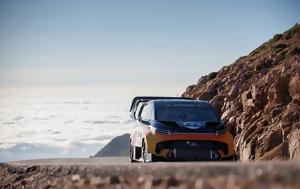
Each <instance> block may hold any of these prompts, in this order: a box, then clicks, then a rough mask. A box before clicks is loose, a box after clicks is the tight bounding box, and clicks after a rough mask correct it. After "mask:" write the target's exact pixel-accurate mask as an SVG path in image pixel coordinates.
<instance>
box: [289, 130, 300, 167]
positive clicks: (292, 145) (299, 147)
mask: <svg viewBox="0 0 300 189" xmlns="http://www.w3.org/2000/svg"><path fill="white" fill-rule="evenodd" d="M289 156H290V159H292V160H298V161H299V160H300V129H295V130H293V132H292V133H291V135H290V139H289Z"/></svg>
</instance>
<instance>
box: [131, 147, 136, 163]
mask: <svg viewBox="0 0 300 189" xmlns="http://www.w3.org/2000/svg"><path fill="white" fill-rule="evenodd" d="M133 150H134V147H133V146H131V144H130V145H129V161H130V162H131V163H134V162H137V161H136V160H134V158H133Z"/></svg>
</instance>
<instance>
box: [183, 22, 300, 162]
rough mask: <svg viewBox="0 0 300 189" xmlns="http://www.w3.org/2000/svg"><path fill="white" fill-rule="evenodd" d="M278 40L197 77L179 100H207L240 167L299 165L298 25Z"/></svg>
mask: <svg viewBox="0 0 300 189" xmlns="http://www.w3.org/2000/svg"><path fill="white" fill-rule="evenodd" d="M280 36H282V37H276V40H275V39H272V40H270V41H268V42H266V43H264V44H263V45H262V46H261V47H259V48H257V49H256V50H255V51H253V52H251V53H250V54H249V55H248V56H244V57H241V58H239V59H238V60H237V61H235V62H234V63H233V64H231V65H229V66H226V67H223V68H222V69H221V70H220V71H219V72H214V73H213V74H210V75H209V76H204V77H201V79H199V81H198V83H197V85H195V86H193V87H190V88H189V89H188V90H187V91H186V92H185V93H184V94H183V96H186V97H192V98H195V99H203V100H211V103H212V104H213V105H214V107H215V108H216V110H217V111H218V112H219V114H220V115H221V117H222V119H223V120H224V122H225V123H226V124H227V128H230V131H231V132H232V133H233V134H234V137H235V138H234V141H235V150H236V153H237V155H238V156H239V157H240V159H241V160H243V161H247V160H251V159H287V158H289V157H290V158H291V159H296V160H300V155H297V154H300V153H299V152H300V147H299V138H300V137H299V132H298V129H300V72H299V70H300V64H299V62H300V57H299V53H298V50H297V49H299V48H298V45H299V43H300V26H299V24H297V25H295V26H294V27H293V28H291V29H290V30H288V31H287V32H285V33H284V34H280ZM287 36H288V37H287ZM293 49H296V50H293ZM191 89H192V90H191Z"/></svg>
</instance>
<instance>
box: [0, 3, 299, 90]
mask: <svg viewBox="0 0 300 189" xmlns="http://www.w3.org/2000/svg"><path fill="white" fill-rule="evenodd" d="M299 10H300V1H296V0H285V1H281V0H273V1H271V0H269V1H263V0H253V1H232V0H231V1H214V0H212V1H177V0H172V1H171V0H169V1H167V0H162V1H158V0H157V1H138V0H137V1H124V0H119V1H115V0H110V1H76V0H69V1H66V0H64V1H58V0H56V1H55V0H54V1H46V0H44V1H39V0H36V1H32V0H28V1H21V0H20V1H14V0H13V1H11V0H8V1H3V0H1V1H0V41H1V43H0V72H1V76H0V85H5V86H14V85H16V86H20V85H21V86H26V85H44V86H47V85H100V86H106V85H118V84H119V85H141V84H145V83H146V84H151V85H152V86H153V85H162V86H164V85H168V86H169V85H172V86H174V87H180V88H185V87H186V86H187V85H188V84H192V83H194V82H196V80H197V79H198V78H199V77H200V76H201V75H204V74H208V73H209V72H212V71H217V70H219V69H220V68H221V67H222V66H224V65H228V64H231V63H233V62H234V60H236V59H237V58H238V57H240V56H243V55H247V54H248V53H249V52H251V51H252V50H253V49H255V48H256V47H258V46H259V45H260V44H262V43H263V42H265V41H267V40H269V39H270V38H271V37H273V35H274V34H276V33H281V32H284V31H285V30H287V29H288V28H290V27H292V26H293V25H294V24H295V23H296V22H299V21H300V11H299ZM54 74H55V75H56V76H55V77H53V75H54ZM137 77H138V78H139V79H136V78H137ZM37 81H38V82H37Z"/></svg>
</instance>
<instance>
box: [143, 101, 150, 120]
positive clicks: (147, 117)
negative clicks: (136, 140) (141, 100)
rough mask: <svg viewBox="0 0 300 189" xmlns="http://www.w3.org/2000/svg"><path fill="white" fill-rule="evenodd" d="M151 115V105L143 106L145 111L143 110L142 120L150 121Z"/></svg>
mask: <svg viewBox="0 0 300 189" xmlns="http://www.w3.org/2000/svg"><path fill="white" fill-rule="evenodd" d="M150 113H151V108H150V105H149V104H145V105H144V106H143V109H142V113H141V119H142V120H144V121H148V120H150V116H151V115H150Z"/></svg>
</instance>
